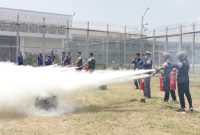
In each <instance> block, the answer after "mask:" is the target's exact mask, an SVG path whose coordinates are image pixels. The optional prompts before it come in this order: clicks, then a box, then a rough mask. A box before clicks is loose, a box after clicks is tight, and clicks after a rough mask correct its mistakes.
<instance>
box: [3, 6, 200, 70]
mask: <svg viewBox="0 0 200 135" xmlns="http://www.w3.org/2000/svg"><path fill="white" fill-rule="evenodd" d="M4 14H6V16H5V15H4ZM0 33H1V34H0V35H1V36H0V61H11V62H16V56H17V55H18V53H19V51H22V52H23V55H24V57H25V64H27V65H33V66H35V65H36V57H37V55H38V53H39V52H43V55H44V57H45V56H46V55H55V57H56V63H59V62H60V61H61V53H62V52H63V51H70V52H71V55H72V59H73V61H76V59H77V56H76V52H79V51H80V52H82V56H83V58H84V60H85V61H86V59H87V58H88V55H89V53H90V52H93V53H94V56H95V58H96V61H97V67H99V68H109V67H115V68H120V67H122V68H124V67H126V68H131V67H132V65H131V61H132V58H133V55H134V54H136V53H138V52H140V53H144V52H145V51H147V50H148V51H151V52H152V53H153V56H152V59H153V61H154V65H161V64H162V62H163V60H162V57H161V56H162V53H163V52H170V53H172V55H173V60H174V62H176V52H178V51H180V50H184V51H187V53H188V58H189V61H190V63H191V67H192V71H199V70H200V67H199V65H200V59H199V57H200V53H199V51H200V24H199V23H198V22H196V23H193V24H182V25H172V26H166V27H162V28H156V29H154V30H153V31H146V32H145V31H144V32H143V31H142V32H139V31H138V28H137V27H127V26H118V25H110V24H105V23H104V24H96V23H93V22H83V21H82V22H81V21H74V22H73V21H72V17H71V16H66V15H57V14H49V13H40V12H31V11H23V10H19V11H15V10H10V9H1V8H0ZM138 33H143V35H140V34H138ZM26 36H27V37H31V36H33V37H35V38H34V39H32V41H33V42H32V43H31V42H27V43H24V45H23V43H22V42H25V41H23V40H22V38H24V37H26ZM37 37H38V38H37ZM50 39H57V40H55V41H54V40H50ZM47 41H48V42H47ZM51 42H55V43H54V46H52V45H50V43H51ZM58 42H60V45H56V44H58ZM61 42H62V46H61ZM36 43H37V44H36Z"/></svg>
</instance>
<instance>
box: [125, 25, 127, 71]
mask: <svg viewBox="0 0 200 135" xmlns="http://www.w3.org/2000/svg"><path fill="white" fill-rule="evenodd" d="M126 34H127V33H126V26H125V28H124V67H125V66H126V43H127V37H126V36H127V35H126Z"/></svg>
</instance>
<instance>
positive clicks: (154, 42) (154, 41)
mask: <svg viewBox="0 0 200 135" xmlns="http://www.w3.org/2000/svg"><path fill="white" fill-rule="evenodd" d="M155 34H156V30H155V29H154V30H153V46H152V47H153V48H152V51H153V61H154V60H155V45H156V38H155Z"/></svg>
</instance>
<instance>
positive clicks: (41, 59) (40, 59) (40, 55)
mask: <svg viewBox="0 0 200 135" xmlns="http://www.w3.org/2000/svg"><path fill="white" fill-rule="evenodd" d="M37 64H38V66H39V67H40V66H43V56H42V52H40V53H39V55H38V57H37Z"/></svg>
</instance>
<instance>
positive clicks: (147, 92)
mask: <svg viewBox="0 0 200 135" xmlns="http://www.w3.org/2000/svg"><path fill="white" fill-rule="evenodd" d="M151 55H152V53H151V52H150V51H146V52H145V54H144V61H143V62H144V63H143V66H141V68H143V69H146V70H150V69H152V66H153V61H152V60H151V59H150V57H151ZM148 74H149V75H151V73H148ZM150 81H151V77H150V76H149V77H146V78H144V97H145V98H151V86H150Z"/></svg>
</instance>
